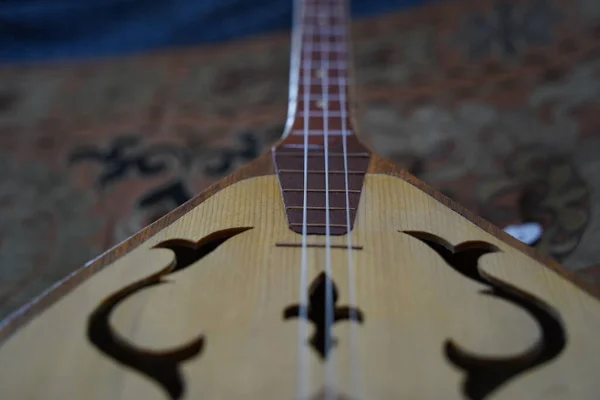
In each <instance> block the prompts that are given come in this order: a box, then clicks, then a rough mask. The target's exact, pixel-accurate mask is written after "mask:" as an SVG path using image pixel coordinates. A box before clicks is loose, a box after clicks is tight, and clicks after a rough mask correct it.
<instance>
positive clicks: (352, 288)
mask: <svg viewBox="0 0 600 400" xmlns="http://www.w3.org/2000/svg"><path fill="white" fill-rule="evenodd" d="M344 4H345V3H342V5H341V6H340V8H343V10H340V11H341V12H340V14H344V15H345V14H346V13H347V12H348V10H347V9H345V7H344ZM344 28H345V30H346V32H345V34H344V36H343V37H342V43H345V44H346V46H348V43H349V40H348V33H347V29H348V27H347V26H345V27H344ZM346 57H348V55H346ZM347 81H348V77H345V76H343V75H342V74H338V88H339V99H340V111H341V113H340V114H341V118H342V120H341V131H342V145H343V150H342V153H343V155H344V189H345V191H344V194H345V196H346V199H345V200H346V229H347V232H348V233H347V234H346V245H347V247H346V253H347V254H348V265H347V274H348V306H349V307H350V319H351V320H357V315H356V277H355V271H354V259H353V251H352V249H353V248H352V235H351V232H352V229H351V228H352V227H351V224H350V195H349V191H348V186H349V183H348V143H347V138H346V135H347V126H346V117H347V115H346V107H347V96H346V83H347ZM350 349H352V350H353V351H351V352H350V368H351V374H352V383H353V385H354V390H353V392H354V395H355V396H358V398H363V396H362V395H363V393H362V390H361V385H360V373H359V368H358V367H359V365H360V355H359V354H358V351H359V350H358V338H357V327H356V324H350Z"/></svg>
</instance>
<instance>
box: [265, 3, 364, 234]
mask: <svg viewBox="0 0 600 400" xmlns="http://www.w3.org/2000/svg"><path fill="white" fill-rule="evenodd" d="M298 3H299V7H298V9H297V10H296V12H297V15H296V21H295V27H294V32H293V40H292V63H291V64H292V73H291V77H292V78H291V81H290V106H289V111H288V113H289V115H288V124H287V128H286V136H285V139H284V140H283V141H282V142H281V143H280V144H279V146H277V147H276V148H274V149H273V155H274V160H275V165H276V169H277V175H278V177H279V183H280V186H281V191H282V197H283V202H284V204H285V208H286V214H287V219H288V223H289V226H290V229H292V230H293V231H294V232H297V233H306V234H309V235H325V234H330V235H343V234H346V233H348V232H349V231H350V230H352V227H353V224H354V219H355V216H356V210H357V208H358V203H359V200H360V194H361V191H362V186H363V180H364V176H365V173H366V170H367V167H368V164H369V157H370V155H369V152H368V150H367V149H366V148H365V147H364V146H363V145H362V144H361V143H360V142H359V141H358V139H357V138H356V136H355V133H354V129H353V124H352V119H351V115H350V111H351V108H350V106H349V105H350V98H349V97H350V90H349V77H350V75H349V69H350V62H349V54H350V47H349V41H348V38H349V36H348V19H349V18H348V8H347V3H346V0H299V2H298Z"/></svg>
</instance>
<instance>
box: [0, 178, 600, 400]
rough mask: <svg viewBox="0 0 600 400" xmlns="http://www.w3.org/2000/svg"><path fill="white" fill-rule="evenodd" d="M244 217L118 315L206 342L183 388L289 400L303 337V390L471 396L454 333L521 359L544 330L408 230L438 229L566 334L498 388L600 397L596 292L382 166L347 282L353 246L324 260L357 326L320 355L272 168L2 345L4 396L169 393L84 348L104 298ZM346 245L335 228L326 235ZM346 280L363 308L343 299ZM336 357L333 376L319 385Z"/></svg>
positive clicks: (142, 332)
mask: <svg viewBox="0 0 600 400" xmlns="http://www.w3.org/2000/svg"><path fill="white" fill-rule="evenodd" d="M242 227H244V228H248V227H250V228H251V229H249V230H246V231H243V232H241V233H239V234H236V235H235V237H232V238H230V239H228V241H227V242H225V243H223V244H222V245H220V246H219V247H218V248H217V249H215V250H214V251H213V252H212V253H210V254H209V255H207V256H206V257H205V258H203V259H202V260H200V261H199V262H197V263H195V264H193V265H191V266H189V267H187V268H186V269H185V270H182V271H180V272H177V273H173V274H172V275H170V276H169V278H168V281H169V283H168V284H163V285H159V286H155V287H152V288H149V289H147V290H144V291H143V292H140V293H139V294H136V295H135V296H132V297H131V298H129V299H127V300H125V301H124V302H123V304H121V305H120V306H119V307H118V308H117V309H116V311H115V313H114V315H112V318H111V325H112V326H113V328H114V329H115V330H116V331H117V332H118V333H119V334H120V335H122V336H123V337H124V338H126V339H127V340H128V341H130V342H131V343H135V344H136V346H137V347H139V348H141V349H147V351H155V352H160V351H164V350H165V349H173V348H175V347H177V346H179V345H181V344H183V343H186V342H188V341H189V340H191V339H192V338H194V337H197V336H198V335H199V334H202V335H203V337H204V338H205V343H204V349H203V352H202V353H201V354H200V355H198V356H197V357H195V358H193V359H190V360H187V361H185V362H183V363H182V364H181V366H180V369H181V371H182V376H183V378H184V379H185V382H186V389H185V395H184V397H183V398H190V399H192V398H227V399H238V398H239V399H247V398H257V399H258V398H260V399H283V398H294V397H295V394H296V393H295V387H296V377H297V371H298V358H297V357H298V348H299V346H300V348H301V349H303V352H301V354H305V356H306V359H307V363H306V365H305V368H308V370H307V371H308V381H307V385H306V386H304V389H305V392H306V393H305V396H302V397H301V398H306V399H309V398H314V396H318V395H319V393H322V392H323V390H326V389H325V388H327V390H331V391H334V392H335V393H336V394H337V395H339V396H340V397H344V398H350V399H387V398H410V399H413V398H414V399H418V398H424V399H429V398H436V399H437V398H444V399H462V398H465V397H464V395H463V393H462V389H461V385H462V382H463V380H464V373H463V372H462V371H461V370H460V369H458V368H456V367H455V366H453V365H452V364H451V363H450V362H449V361H448V360H447V359H446V357H445V356H444V344H445V343H446V341H447V340H450V339H451V340H453V341H454V342H456V343H458V344H459V345H460V346H461V347H463V348H465V349H467V350H469V351H470V352H472V353H474V354H483V355H485V356H488V357H512V356H518V355H519V354H521V353H523V352H525V351H526V350H527V349H530V348H531V347H532V346H534V345H535V344H536V342H538V341H539V340H540V337H541V332H540V330H539V328H538V326H537V325H536V324H535V323H534V321H533V320H532V318H531V317H530V316H529V315H528V314H527V313H526V312H524V311H523V310H522V309H520V308H518V307H515V306H514V305H512V304H509V303H506V302H503V301H499V300H498V299H496V298H493V297H490V296H484V295H482V294H481V293H480V292H481V290H482V289H485V287H484V286H483V285H481V284H479V283H477V282H473V281H472V280H469V279H465V278H464V277H463V276H461V275H460V274H459V273H457V272H456V271H454V270H453V269H452V268H450V267H449V266H448V265H447V264H446V263H445V262H444V261H443V259H442V258H440V256H439V255H438V254H437V253H436V252H434V251H431V249H429V248H428V247H427V246H426V245H424V244H423V243H422V242H421V241H420V240H418V239H416V238H415V237H412V236H411V235H408V234H405V233H402V231H422V232H430V233H431V234H434V235H437V236H439V237H441V238H443V239H444V240H446V241H448V242H449V243H450V244H452V246H456V245H458V244H459V243H462V242H467V241H475V240H477V241H484V242H486V243H489V244H490V245H492V246H495V247H496V248H498V249H499V250H500V251H499V252H496V253H493V254H487V255H485V256H483V257H482V258H481V260H480V267H481V271H482V272H483V273H485V274H486V275H487V276H489V277H491V279H493V280H495V281H497V282H503V283H504V284H506V285H509V286H510V287H513V288H517V289H520V290H523V291H525V292H527V293H528V295H529V296H531V297H532V298H535V299H537V300H536V301H538V302H543V303H544V304H546V305H547V306H548V307H550V308H551V309H552V310H553V311H552V312H553V313H555V314H556V317H557V318H558V319H557V320H558V321H560V323H561V324H562V326H563V327H564V329H565V331H566V336H567V344H566V347H565V348H564V350H562V351H561V353H560V354H559V355H558V356H557V357H556V358H554V359H552V360H550V361H549V362H547V363H545V364H543V365H541V366H539V367H537V368H536V369H533V370H530V371H527V372H526V373H524V374H522V375H519V376H518V377H516V378H513V379H512V380H510V381H509V382H507V383H505V384H504V385H502V386H501V387H500V388H498V389H497V390H495V391H493V392H492V393H491V395H490V396H489V398H493V399H525V398H526V399H546V398H554V399H596V398H597V393H598V391H599V390H600V384H599V383H598V382H597V379H596V375H597V372H596V371H598V369H599V368H600V358H599V357H597V355H598V354H600V343H599V342H598V341H597V338H596V336H597V335H596V332H597V331H598V329H600V302H598V300H597V299H596V298H594V297H592V296H590V295H589V294H587V293H586V292H584V291H582V290H580V289H579V288H578V287H577V286H575V285H574V284H572V283H571V282H569V281H568V280H567V279H564V278H563V277H561V276H560V275H559V274H556V273H554V272H553V271H552V270H550V269H548V268H546V267H544V265H542V264H541V263H539V262H538V261H536V260H535V259H533V258H531V257H528V256H527V255H526V254H525V253H523V252H520V251H517V250H515V249H514V248H513V247H511V246H510V245H509V244H507V243H506V242H504V241H503V240H501V239H499V238H498V237H497V236H495V235H494V234H492V233H489V232H486V231H485V230H484V229H482V228H481V227H479V226H477V225H476V224H474V223H472V222H470V221H469V220H468V219H466V218H465V217H463V216H462V215H460V214H459V213H456V212H448V208H447V207H446V206H445V205H444V204H443V203H441V202H440V201H438V200H437V199H436V198H434V197H432V196H430V195H429V194H427V193H426V192H425V191H424V190H421V189H419V188H417V187H416V186H415V185H413V184H411V183H409V182H407V181H405V180H403V179H398V178H397V177H393V176H389V175H385V174H374V173H369V174H367V176H366V178H365V187H364V189H363V195H362V198H361V203H360V206H359V210H358V213H357V221H356V225H355V229H354V230H353V231H352V234H351V235H350V237H351V239H352V243H353V244H355V245H361V246H363V249H362V250H360V251H353V252H352V256H353V264H354V268H353V270H354V280H353V281H352V282H351V281H350V277H351V276H352V274H350V273H349V271H350V270H349V268H348V252H347V251H346V250H343V249H336V250H332V254H331V257H332V258H331V261H332V272H331V278H332V279H333V281H335V283H336V285H337V287H338V290H339V301H338V303H339V305H342V306H344V305H352V306H356V307H358V308H359V309H360V311H361V312H362V315H363V316H364V321H363V323H362V324H358V323H356V322H352V321H342V322H340V323H338V324H336V325H335V327H334V328H333V330H332V334H333V335H334V337H335V339H336V345H335V346H334V348H333V350H332V351H331V354H330V356H329V359H328V361H327V364H325V363H323V361H322V359H321V358H320V357H319V355H318V354H316V353H315V352H314V351H313V350H312V349H311V348H310V346H308V344H307V340H308V338H309V336H310V335H311V331H312V325H311V324H310V323H308V322H303V321H302V320H301V319H300V320H299V319H286V320H284V318H283V312H284V310H286V309H287V308H288V307H290V306H293V305H295V304H297V303H298V301H299V299H300V293H301V290H305V288H302V287H301V285H300V282H301V280H300V268H299V266H300V253H301V250H300V249H298V248H279V247H276V246H275V243H276V242H278V241H285V242H294V241H299V239H300V237H299V235H297V234H295V233H293V232H292V231H290V230H289V229H288V226H287V223H286V221H285V216H284V210H283V207H282V202H281V196H280V193H279V185H278V183H277V178H276V177H275V176H272V175H271V176H262V177H257V178H251V179H246V180H242V181H240V182H237V183H236V184H234V185H230V186H228V187H226V188H224V189H222V190H221V191H219V192H218V193H216V194H214V195H213V196H211V197H209V198H208V199H206V200H205V201H203V202H201V203H200V204H199V205H197V206H196V207H193V208H192V209H191V210H190V211H189V212H187V213H186V214H185V215H183V216H182V217H180V218H179V219H177V220H176V221H175V222H174V223H171V224H170V225H169V226H167V227H165V228H164V229H162V230H160V231H159V232H157V233H156V234H155V235H154V236H152V237H151V238H149V239H148V240H146V241H145V242H144V243H142V244H141V245H139V246H138V247H137V248H135V249H134V250H132V251H130V252H129V253H128V254H126V255H125V256H123V257H120V258H117V259H115V260H114V261H112V262H110V263H109V264H108V265H107V266H105V268H102V269H101V270H97V271H96V273H95V274H94V275H93V277H92V278H91V279H87V280H85V281H83V282H81V283H80V284H79V285H78V286H77V287H76V288H74V289H73V290H72V291H70V292H69V293H67V294H66V295H64V296H63V297H62V298H60V299H59V300H58V301H56V302H54V303H53V304H52V305H51V306H50V307H49V308H47V310H46V311H45V312H43V313H41V314H40V315H39V316H38V317H37V318H35V319H33V320H31V321H30V323H28V324H27V325H25V326H23V327H22V328H21V329H20V330H19V332H18V334H16V335H13V336H11V337H10V338H9V339H8V340H6V341H5V342H4V344H3V346H2V347H0V369H2V371H3V374H2V375H0V396H1V397H2V398H45V399H54V398H56V399H59V398H60V399H65V398H86V399H105V398H111V399H130V398H147V399H154V398H157V399H164V398H167V397H166V394H165V392H164V391H163V390H161V388H160V386H159V385H157V384H156V383H155V382H153V381H152V380H150V379H148V378H147V377H145V376H143V375H141V374H139V373H137V372H136V371H134V370H132V369H129V368H125V367H124V366H122V365H121V364H119V363H117V362H115V361H114V360H113V359H111V358H110V357H107V356H106V355H104V354H102V353H101V352H99V351H98V350H97V349H96V348H94V347H93V346H92V345H91V344H90V343H89V341H88V340H87V338H86V335H85V330H86V324H87V321H88V319H89V317H90V314H91V313H92V311H93V310H95V309H96V308H97V307H98V305H99V304H100V303H101V302H102V301H104V300H105V299H106V298H107V297H108V296H109V295H111V294H113V293H115V292H118V291H119V290H122V289H123V288H124V287H126V286H128V285H131V284H133V283H135V282H137V281H140V280H141V279H145V278H147V277H148V276H150V275H152V274H154V273H156V272H157V271H159V270H161V269H164V268H165V267H166V266H168V265H170V264H171V263H172V262H173V253H172V252H170V251H169V250H167V249H163V248H154V247H155V246H157V245H159V244H160V243H163V242H164V241H171V240H187V241H191V242H197V241H199V240H202V239H203V238H206V237H207V236H209V235H211V234H213V233H214V232H219V231H222V230H228V229H231V228H242ZM319 240H321V241H322V240H323V238H322V237H311V241H315V242H317V241H319ZM346 240H347V237H344V236H339V237H332V243H333V244H338V245H340V244H345V243H346ZM307 251H308V253H307V255H308V257H307V260H308V268H307V277H306V282H307V284H309V283H310V282H312V281H314V280H315V279H316V278H317V277H318V276H319V275H320V274H322V272H323V268H324V263H325V259H324V256H325V251H324V250H323V249H322V248H310V249H308V250H307ZM352 288H354V289H355V291H356V299H355V300H356V301H355V303H353V302H352V300H351V299H350V297H349V293H350V292H351V291H352ZM299 329H300V331H299ZM157 354H159V353H157ZM327 365H328V366H329V367H330V368H332V369H333V370H334V374H333V375H329V376H328V378H327V379H326V374H325V373H324V371H325V369H326V368H327ZM332 376H333V377H332ZM32 382H35V384H32Z"/></svg>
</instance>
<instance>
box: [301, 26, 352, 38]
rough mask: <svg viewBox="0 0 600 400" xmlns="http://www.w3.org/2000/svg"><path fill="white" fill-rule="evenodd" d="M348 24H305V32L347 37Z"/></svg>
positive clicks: (321, 35)
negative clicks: (325, 25) (333, 25)
mask: <svg viewBox="0 0 600 400" xmlns="http://www.w3.org/2000/svg"><path fill="white" fill-rule="evenodd" d="M346 31H347V28H346V26H335V27H323V26H305V27H304V30H303V33H305V34H307V35H316V36H319V37H323V36H333V37H339V38H345V37H346V36H347V32H346Z"/></svg>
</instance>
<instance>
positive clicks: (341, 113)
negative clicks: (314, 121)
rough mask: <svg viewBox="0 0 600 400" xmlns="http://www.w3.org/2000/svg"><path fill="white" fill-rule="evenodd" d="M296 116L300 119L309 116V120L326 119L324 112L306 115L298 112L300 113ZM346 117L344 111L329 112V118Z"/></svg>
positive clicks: (312, 112) (311, 112)
mask: <svg viewBox="0 0 600 400" xmlns="http://www.w3.org/2000/svg"><path fill="white" fill-rule="evenodd" d="M296 115H297V116H299V117H304V116H305V115H308V117H309V118H324V117H325V115H324V113H323V111H309V112H307V113H305V112H304V111H298V113H297V114H296ZM345 116H346V112H344V111H327V117H329V118H339V117H345Z"/></svg>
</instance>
